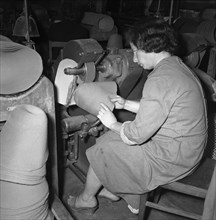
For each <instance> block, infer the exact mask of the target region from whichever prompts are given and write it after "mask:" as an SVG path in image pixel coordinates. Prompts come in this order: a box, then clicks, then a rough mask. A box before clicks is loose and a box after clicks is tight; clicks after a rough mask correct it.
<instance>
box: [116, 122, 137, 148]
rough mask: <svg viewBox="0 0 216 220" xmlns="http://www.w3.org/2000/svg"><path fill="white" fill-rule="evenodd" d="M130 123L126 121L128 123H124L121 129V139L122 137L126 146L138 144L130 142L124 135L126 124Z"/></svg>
mask: <svg viewBox="0 0 216 220" xmlns="http://www.w3.org/2000/svg"><path fill="white" fill-rule="evenodd" d="M129 123H130V121H126V122H124V123H123V124H122V126H121V129H120V137H121V139H122V140H123V142H124V143H125V144H128V145H135V144H137V143H136V142H134V141H130V140H129V139H128V138H127V137H126V136H125V134H124V127H125V125H126V124H129Z"/></svg>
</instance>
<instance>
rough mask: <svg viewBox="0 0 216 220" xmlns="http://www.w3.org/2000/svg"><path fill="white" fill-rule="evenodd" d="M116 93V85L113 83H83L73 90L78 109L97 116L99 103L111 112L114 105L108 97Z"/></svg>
mask: <svg viewBox="0 0 216 220" xmlns="http://www.w3.org/2000/svg"><path fill="white" fill-rule="evenodd" d="M116 93H117V85H116V83H115V82H114V81H109V82H90V83H83V84H80V85H79V86H78V87H77V89H76V90H75V93H74V100H75V103H76V104H77V106H78V107H80V108H82V109H84V110H85V111H87V112H89V113H90V114H92V115H95V116H97V115H98V111H99V109H100V103H104V104H105V105H107V106H108V107H109V109H110V110H111V111H112V110H113V108H114V104H113V103H112V102H111V100H110V98H109V97H110V95H112V94H116Z"/></svg>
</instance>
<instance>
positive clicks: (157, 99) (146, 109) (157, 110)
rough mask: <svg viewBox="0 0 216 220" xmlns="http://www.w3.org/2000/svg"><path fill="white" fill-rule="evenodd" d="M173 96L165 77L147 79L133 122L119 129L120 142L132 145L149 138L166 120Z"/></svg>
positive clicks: (128, 122) (124, 124)
mask: <svg viewBox="0 0 216 220" xmlns="http://www.w3.org/2000/svg"><path fill="white" fill-rule="evenodd" d="M174 94H175V93H173V88H172V86H171V85H169V80H168V79H166V77H164V78H162V77H161V78H160V77H151V78H150V79H148V80H147V81H146V83H145V86H144V88H143V93H142V98H141V100H140V108H139V110H138V113H137V115H136V117H135V119H134V121H127V122H125V123H123V125H122V127H121V130H120V136H121V138H122V140H123V141H124V142H125V143H126V144H129V145H134V144H142V143H144V142H146V141H147V140H148V139H149V138H151V137H152V136H153V135H154V134H155V133H156V132H157V130H158V129H160V127H161V126H162V125H163V123H164V122H165V120H166V119H167V117H168V115H169V112H170V110H171V107H172V105H173V103H174V97H173V96H174Z"/></svg>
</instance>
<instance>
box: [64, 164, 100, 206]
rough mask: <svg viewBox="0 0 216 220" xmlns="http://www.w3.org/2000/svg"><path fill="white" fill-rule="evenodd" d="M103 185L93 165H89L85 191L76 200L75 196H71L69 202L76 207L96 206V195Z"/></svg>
mask: <svg viewBox="0 0 216 220" xmlns="http://www.w3.org/2000/svg"><path fill="white" fill-rule="evenodd" d="M101 186H102V184H101V182H100V180H99V179H98V177H97V176H96V174H95V172H94V170H93V169H92V167H91V166H89V169H88V173H87V178H86V183H85V187H84V190H83V192H82V193H81V194H80V195H79V196H77V197H76V198H75V201H74V197H69V199H68V204H69V205H72V206H75V207H76V208H82V207H95V206H96V205H97V200H96V197H95V195H96V194H97V192H98V191H99V189H100V188H101Z"/></svg>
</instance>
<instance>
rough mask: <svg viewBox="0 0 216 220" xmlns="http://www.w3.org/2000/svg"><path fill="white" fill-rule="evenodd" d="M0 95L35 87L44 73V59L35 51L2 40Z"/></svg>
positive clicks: (0, 41) (0, 45) (0, 46)
mask: <svg viewBox="0 0 216 220" xmlns="http://www.w3.org/2000/svg"><path fill="white" fill-rule="evenodd" d="M0 57H1V64H0V73H1V74H0V94H3V95H4V94H6V95H8V94H15V93H19V92H23V91H25V90H27V89H29V88H30V87H31V86H33V85H34V84H35V83H36V82H37V80H38V79H39V77H40V76H41V74H42V71H43V65H42V59H41V57H40V55H39V54H38V53H37V52H36V51H35V50H33V49H31V48H29V47H27V46H24V45H21V44H18V43H15V42H13V41H8V40H6V39H5V38H3V37H1V39H0Z"/></svg>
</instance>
